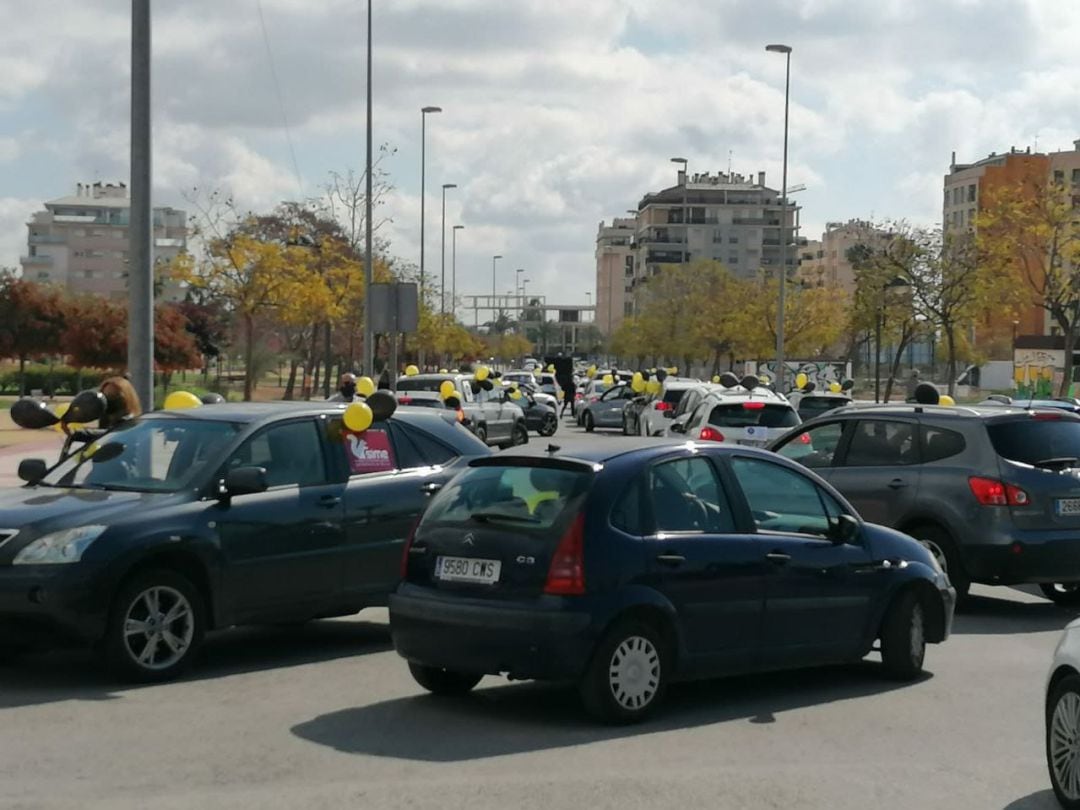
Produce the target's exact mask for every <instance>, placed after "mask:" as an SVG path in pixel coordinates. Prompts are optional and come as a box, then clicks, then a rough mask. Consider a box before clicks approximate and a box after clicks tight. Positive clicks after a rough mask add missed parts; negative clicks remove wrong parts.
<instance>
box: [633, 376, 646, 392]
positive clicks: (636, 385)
mask: <svg viewBox="0 0 1080 810" xmlns="http://www.w3.org/2000/svg"><path fill="white" fill-rule="evenodd" d="M630 388H631V389H633V391H634V393H635V394H640V393H641V392H642V391H644V390H645V378H644V377H642V376H641V375H640V374H635V375H634V376H633V377H632V378H631V380H630Z"/></svg>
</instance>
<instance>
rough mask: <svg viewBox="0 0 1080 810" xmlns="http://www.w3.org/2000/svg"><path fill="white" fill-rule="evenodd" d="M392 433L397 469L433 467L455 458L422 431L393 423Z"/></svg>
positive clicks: (454, 454) (451, 451) (443, 446)
mask: <svg viewBox="0 0 1080 810" xmlns="http://www.w3.org/2000/svg"><path fill="white" fill-rule="evenodd" d="M393 432H394V447H395V449H396V450H397V466H398V468H399V469H402V470H408V469H411V468H413V467H434V466H438V465H441V464H447V463H449V462H451V461H453V460H454V459H455V458H457V453H455V452H454V451H453V450H451V449H450V448H449V447H447V446H446V445H445V444H443V443H442V442H440V441H438V440H437V439H434V438H432V437H431V436H429V435H428V434H427V433H424V431H422V430H417V429H416V428H412V427H405V426H403V425H401V424H400V423H394V425H393Z"/></svg>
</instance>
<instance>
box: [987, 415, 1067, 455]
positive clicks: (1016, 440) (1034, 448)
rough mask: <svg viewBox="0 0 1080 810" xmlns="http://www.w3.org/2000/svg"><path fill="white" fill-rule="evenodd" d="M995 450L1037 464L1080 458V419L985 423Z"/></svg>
mask: <svg viewBox="0 0 1080 810" xmlns="http://www.w3.org/2000/svg"><path fill="white" fill-rule="evenodd" d="M986 431H987V433H989V434H990V441H991V442H992V443H993V445H994V450H995V451H996V452H997V454H998V455H999V456H1001V457H1003V458H1007V459H1009V460H1010V461H1019V462H1022V463H1024V464H1034V463H1036V462H1038V461H1044V460H1046V459H1049V458H1080V422H1075V421H1073V420H1072V419H1022V420H1017V421H1015V422H999V423H998V424H991V425H987V426H986Z"/></svg>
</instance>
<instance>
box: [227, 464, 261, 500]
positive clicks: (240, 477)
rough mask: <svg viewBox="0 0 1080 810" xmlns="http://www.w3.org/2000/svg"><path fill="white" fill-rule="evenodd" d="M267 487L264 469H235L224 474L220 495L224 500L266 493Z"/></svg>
mask: <svg viewBox="0 0 1080 810" xmlns="http://www.w3.org/2000/svg"><path fill="white" fill-rule="evenodd" d="M269 487H270V484H269V483H268V482H267V480H266V468H265V467H235V468H234V469H231V470H229V471H228V472H227V473H225V480H224V481H223V482H222V485H221V493H220V494H221V495H222V496H223V497H225V498H232V497H235V496H237V495H254V494H255V493H257V492H266V490H267V489H268V488H269Z"/></svg>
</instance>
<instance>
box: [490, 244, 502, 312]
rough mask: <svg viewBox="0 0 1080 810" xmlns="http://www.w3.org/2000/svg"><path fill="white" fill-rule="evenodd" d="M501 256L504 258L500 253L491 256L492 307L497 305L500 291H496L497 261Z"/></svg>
mask: <svg viewBox="0 0 1080 810" xmlns="http://www.w3.org/2000/svg"><path fill="white" fill-rule="evenodd" d="M501 258H502V256H500V255H496V256H492V257H491V306H492V309H494V307H495V297H496V296H497V295H498V293H497V292H495V262H497V261H498V260H499V259H501Z"/></svg>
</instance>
